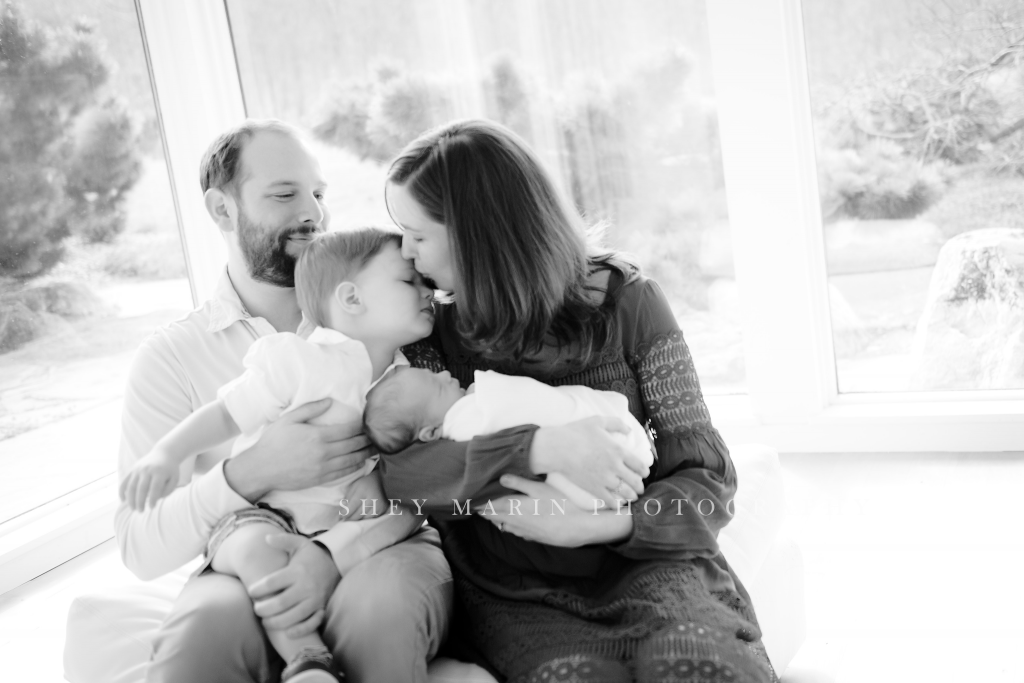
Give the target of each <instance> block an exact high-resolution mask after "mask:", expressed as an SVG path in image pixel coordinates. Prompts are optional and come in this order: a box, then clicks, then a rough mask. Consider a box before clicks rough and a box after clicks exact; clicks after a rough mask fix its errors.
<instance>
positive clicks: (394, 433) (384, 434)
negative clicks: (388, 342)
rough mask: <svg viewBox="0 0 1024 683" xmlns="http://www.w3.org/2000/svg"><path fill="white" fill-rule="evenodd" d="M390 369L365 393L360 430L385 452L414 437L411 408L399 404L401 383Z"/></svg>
mask: <svg viewBox="0 0 1024 683" xmlns="http://www.w3.org/2000/svg"><path fill="white" fill-rule="evenodd" d="M394 379H395V375H394V372H393V371H392V372H391V373H389V376H388V377H384V378H383V379H382V380H381V381H379V382H377V384H376V386H374V387H373V388H372V389H370V392H369V393H368V394H367V395H366V409H365V410H363V431H364V432H365V433H366V437H367V438H368V439H369V440H370V442H371V443H372V444H373V445H374V446H376V447H377V450H378V451H380V452H381V453H383V454H385V455H390V454H391V453H397V452H398V451H400V450H402V449H403V448H405V447H406V446H408V445H409V444H411V443H413V442H414V441H416V431H415V430H416V426H415V424H414V423H413V420H412V419H411V418H412V417H413V415H412V411H410V410H409V407H408V406H406V405H403V402H402V387H401V385H400V384H399V383H398V382H395V381H394Z"/></svg>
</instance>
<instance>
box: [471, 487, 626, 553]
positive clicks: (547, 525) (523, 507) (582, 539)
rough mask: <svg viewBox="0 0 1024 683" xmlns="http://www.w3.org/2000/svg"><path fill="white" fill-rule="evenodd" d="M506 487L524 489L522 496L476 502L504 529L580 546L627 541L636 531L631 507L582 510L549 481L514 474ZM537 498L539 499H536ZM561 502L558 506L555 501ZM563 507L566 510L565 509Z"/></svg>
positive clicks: (540, 540) (530, 538)
mask: <svg viewBox="0 0 1024 683" xmlns="http://www.w3.org/2000/svg"><path fill="white" fill-rule="evenodd" d="M501 485H502V486H504V487H505V488H510V489H514V490H516V491H522V492H523V494H525V495H521V496H503V497H501V498H495V499H493V500H491V501H490V504H491V505H490V507H492V508H493V509H494V512H495V514H491V512H490V508H485V507H482V506H477V508H476V512H477V513H481V512H483V511H484V510H485V509H486V511H487V514H480V516H481V517H483V518H484V519H486V520H487V521H488V522H490V523H491V524H493V525H495V526H496V527H498V528H499V529H500V530H501V531H505V532H508V533H510V534H514V535H516V536H519V537H520V538H522V539H525V540H527V541H535V542H537V543H544V544H546V545H553V546H558V547H562V548H578V547H579V546H581V545H590V544H593V543H616V542H618V541H624V540H625V539H626V538H628V537H629V535H630V534H631V533H632V532H633V517H632V515H631V514H630V511H629V508H622V509H620V510H617V511H616V510H615V509H614V508H613V509H611V510H608V509H601V508H600V506H598V510H597V511H596V514H595V511H594V510H581V509H580V508H578V507H576V506H575V505H573V504H572V503H567V502H565V496H564V495H562V494H561V493H560V492H559V491H558V490H557V489H555V488H553V487H552V486H550V485H549V484H545V483H544V482H540V481H530V480H529V479H523V478H522V477H517V476H515V475H513V474H506V475H504V476H502V478H501ZM534 501H537V502H536V503H535V502H534ZM552 501H557V502H558V504H559V505H558V507H557V508H556V507H554V506H553V505H552ZM563 509H564V511H565V512H564V513H563V512H562V510H563Z"/></svg>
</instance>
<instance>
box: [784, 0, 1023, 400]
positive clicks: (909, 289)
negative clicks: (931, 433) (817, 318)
mask: <svg viewBox="0 0 1024 683" xmlns="http://www.w3.org/2000/svg"><path fill="white" fill-rule="evenodd" d="M803 21H804V27H805V36H806V46H807V48H806V49H807V66H808V76H809V83H810V95H811V98H810V99H811V108H812V112H813V120H814V129H815V137H816V158H817V165H818V178H819V192H820V203H821V212H822V223H823V230H824V245H825V252H826V263H827V268H828V298H829V304H830V312H831V321H832V326H831V327H832V341H833V347H834V349H835V366H836V374H837V377H838V387H839V391H840V392H844V393H846V392H891V391H941V390H970V389H1021V388H1024V348H1022V346H1021V342H1020V340H1021V339H1022V337H1021V334H1022V332H1024V264H1021V263H1020V261H1019V256H1016V254H1019V253H1021V250H1022V249H1024V46H1022V42H1021V41H1022V39H1024V7H1022V5H1021V3H1020V2H1019V0H858V1H857V2H848V1H846V0H827V1H823V2H805V3H803Z"/></svg>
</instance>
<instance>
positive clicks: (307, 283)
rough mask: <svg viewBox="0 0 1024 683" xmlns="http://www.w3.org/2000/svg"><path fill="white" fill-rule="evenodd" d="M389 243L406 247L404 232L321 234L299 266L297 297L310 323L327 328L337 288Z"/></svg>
mask: <svg viewBox="0 0 1024 683" xmlns="http://www.w3.org/2000/svg"><path fill="white" fill-rule="evenodd" d="M388 244H395V245H397V246H398V247H399V248H401V246H402V235H401V233H398V232H395V231H393V230H387V229H385V228H360V229H358V230H351V231H345V232H328V233H323V234H321V235H317V236H316V237H315V238H313V239H312V240H311V241H310V242H309V244H308V245H306V248H305V249H303V250H302V254H301V255H300V256H299V260H298V263H297V264H296V265H295V294H296V296H297V297H298V300H299V308H301V309H302V312H303V313H305V314H306V317H307V318H309V320H310V322H312V323H313V324H315V325H319V326H321V327H323V326H325V325H327V311H328V308H327V301H328V300H329V299H330V297H331V296H332V295H333V294H334V289H335V288H336V287H337V286H338V285H339V284H341V283H342V282H345V281H346V280H351V279H352V278H353V277H355V276H356V275H358V274H359V272H360V271H361V270H362V269H363V268H365V267H366V264H367V263H368V262H369V261H370V259H372V258H373V257H374V256H376V255H377V254H379V253H380V252H381V250H383V249H384V247H385V246H387V245H388Z"/></svg>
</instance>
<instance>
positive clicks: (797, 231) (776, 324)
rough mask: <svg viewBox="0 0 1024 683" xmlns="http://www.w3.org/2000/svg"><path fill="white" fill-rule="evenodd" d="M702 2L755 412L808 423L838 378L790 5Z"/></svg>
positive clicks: (751, 0) (765, 419)
mask: <svg viewBox="0 0 1024 683" xmlns="http://www.w3.org/2000/svg"><path fill="white" fill-rule="evenodd" d="M787 4H789V3H787ZM707 10H708V22H709V27H710V36H711V51H712V59H713V62H714V74H715V95H716V100H717V102H718V116H719V125H720V129H721V144H722V156H723V167H724V173H725V180H726V187H727V191H728V205H729V220H730V224H731V229H732V238H733V249H734V254H735V262H736V282H737V286H738V288H739V293H740V300H741V311H742V320H743V336H744V340H745V346H746V362H747V377H748V383H749V387H750V403H751V409H752V411H753V414H754V418H755V420H756V421H758V422H760V423H767V424H770V423H800V422H805V421H807V420H808V419H811V418H812V417H813V416H815V415H817V414H818V413H820V411H821V410H822V408H823V407H824V405H825V404H826V403H827V402H828V400H829V399H830V393H831V387H832V386H833V385H834V379H832V377H831V375H830V371H829V368H830V366H831V362H832V361H831V348H830V343H831V341H830V337H829V336H828V335H827V334H824V333H823V332H827V330H828V325H827V321H828V318H827V315H828V312H827V305H826V301H825V288H824V282H825V278H824V267H825V266H824V257H823V249H822V246H821V230H820V228H819V225H818V223H819V222H820V218H818V216H817V187H816V183H815V179H814V176H813V169H814V158H813V135H812V131H811V128H810V116H809V112H808V111H806V109H807V107H808V103H807V99H806V98H807V95H806V88H803V89H801V88H800V87H799V85H800V84H799V77H800V74H801V69H800V68H799V67H800V66H801V65H800V64H799V60H800V59H802V55H799V54H797V52H798V51H797V50H795V49H794V41H793V40H792V33H793V27H792V26H787V22H792V20H793V17H792V15H791V11H787V10H791V8H790V7H786V6H785V5H784V4H783V3H779V2H764V0H714V1H713V2H708V3H707ZM798 30H799V27H798V26H797V31H798ZM794 62H797V63H796V64H794Z"/></svg>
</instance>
